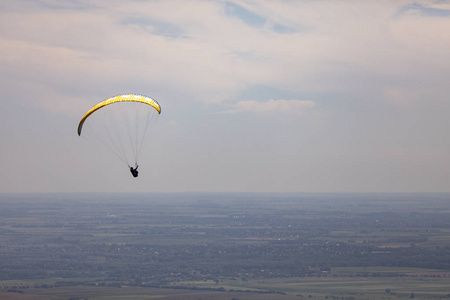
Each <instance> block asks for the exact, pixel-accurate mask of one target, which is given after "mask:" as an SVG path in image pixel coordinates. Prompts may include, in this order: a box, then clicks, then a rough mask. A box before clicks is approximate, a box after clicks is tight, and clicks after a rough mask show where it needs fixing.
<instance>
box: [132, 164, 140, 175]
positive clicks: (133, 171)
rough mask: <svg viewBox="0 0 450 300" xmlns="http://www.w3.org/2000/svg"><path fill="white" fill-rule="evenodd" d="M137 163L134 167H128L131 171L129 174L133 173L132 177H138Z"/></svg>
mask: <svg viewBox="0 0 450 300" xmlns="http://www.w3.org/2000/svg"><path fill="white" fill-rule="evenodd" d="M138 167H139V166H138V165H136V167H134V168H133V167H130V172H131V174H132V175H133V177H138V175H139V172H138V170H137V169H138Z"/></svg>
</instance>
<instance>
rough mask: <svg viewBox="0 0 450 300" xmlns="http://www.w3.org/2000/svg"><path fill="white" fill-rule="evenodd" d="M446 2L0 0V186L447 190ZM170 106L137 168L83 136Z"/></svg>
mask: <svg viewBox="0 0 450 300" xmlns="http://www.w3.org/2000/svg"><path fill="white" fill-rule="evenodd" d="M449 80H450V1H426V0H418V1H406V0H405V1H401V0H399V1H390V0H389V1H388V0H386V1H375V0H374V1H370V0H367V1H359V0H358V1H356V0H355V1H344V0H343V1H335V0H329V1H327V0H323V1H320V0H319V1H306V0H305V1H301V0H299V1H289V0H286V1H275V0H257V1H256V0H255V1H246V0H232V1H212V0H211V1H207V0H201V1H200V0H198V1H197V0H189V1H186V0H164V1H150V0H149V1H145V0H139V1H138V0H136V1H119V0H104V1H102V0H98V1H96V0H91V1H90V0H74V1H63V0H60V1H57V0H33V1H30V0H14V1H0V82H1V84H0V92H1V97H0V105H1V106H0V116H1V120H2V121H1V122H2V123H1V126H0V138H1V140H0V142H1V145H0V147H1V148H0V149H1V170H2V171H1V173H0V174H1V177H0V192H92V191H97V192H103V191H105V192H130V191H136V192H183V191H205V192H437V191H450V188H449V187H450V184H449V183H450V134H449V129H450V117H449V115H450V114H449V108H450V96H449V95H450V83H449ZM124 93H137V94H143V95H147V96H150V97H152V98H154V99H156V100H157V101H158V102H159V104H160V105H161V107H162V114H161V115H160V117H159V119H158V122H157V124H156V126H155V127H154V128H153V131H152V132H151V135H150V136H149V138H148V141H149V144H148V146H147V148H145V151H146V152H145V153H143V154H141V161H140V176H139V178H137V179H134V178H133V177H132V176H131V174H130V172H129V171H128V170H127V167H126V166H125V165H124V164H123V163H122V162H121V161H120V160H119V159H118V158H117V157H116V156H114V154H112V152H109V151H108V150H107V149H103V148H101V147H98V146H96V145H94V144H92V143H90V142H89V141H86V140H84V139H82V138H80V137H79V136H78V135H77V126H78V122H79V120H80V119H81V117H82V116H83V115H84V113H85V112H86V111H87V110H88V109H90V108H91V107H92V106H93V105H95V104H96V103H98V102H100V101H102V100H104V99H106V98H109V97H112V96H115V95H118V94H124Z"/></svg>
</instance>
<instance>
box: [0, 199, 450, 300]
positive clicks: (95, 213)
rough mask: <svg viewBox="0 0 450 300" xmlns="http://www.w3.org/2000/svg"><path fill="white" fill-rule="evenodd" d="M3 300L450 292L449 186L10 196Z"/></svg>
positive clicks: (3, 224) (4, 208) (0, 247)
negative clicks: (393, 190) (406, 190)
mask: <svg viewBox="0 0 450 300" xmlns="http://www.w3.org/2000/svg"><path fill="white" fill-rule="evenodd" d="M0 205H1V210H0V299H54V300H55V299H56V300H59V299H72V300H74V299H90V300H92V299H95V300H103V299H130V300H139V299H196V300H197V299H219V300H221V299H227V300H230V299H302V298H308V299H309V298H314V299H347V300H356V299H398V298H405V299H412V298H417V299H443V298H450V194H437V193H433V194H195V193H178V194H0Z"/></svg>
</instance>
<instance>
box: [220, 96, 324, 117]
mask: <svg viewBox="0 0 450 300" xmlns="http://www.w3.org/2000/svg"><path fill="white" fill-rule="evenodd" d="M314 106H316V104H315V103H314V102H313V101H310V100H284V99H278V100H273V99H271V100H269V101H266V102H259V101H255V100H246V101H239V102H238V103H236V104H235V105H233V108H232V109H231V110H228V111H224V112H222V113H225V114H236V113H266V112H279V113H294V114H295V113H299V112H303V111H304V110H306V109H311V108H313V107H314Z"/></svg>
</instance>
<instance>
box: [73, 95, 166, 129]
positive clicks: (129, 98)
mask: <svg viewBox="0 0 450 300" xmlns="http://www.w3.org/2000/svg"><path fill="white" fill-rule="evenodd" d="M117 102H140V103H144V104H148V105H150V106H152V107H154V108H155V109H156V110H157V111H158V114H160V113H161V107H160V106H159V104H158V102H156V100H154V99H152V98H149V97H145V96H141V95H133V94H128V95H119V96H115V97H112V98H109V99H106V100H105V101H102V102H100V103H99V104H97V105H95V106H94V107H92V108H91V109H90V110H89V111H88V112H87V113H86V114H85V115H84V116H83V118H81V121H80V124H79V125H78V135H81V129H82V128H83V124H84V121H86V119H87V118H88V117H89V116H90V115H92V114H93V113H94V112H95V111H96V110H99V109H100V108H102V107H105V106H106V105H109V104H113V103H117Z"/></svg>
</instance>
